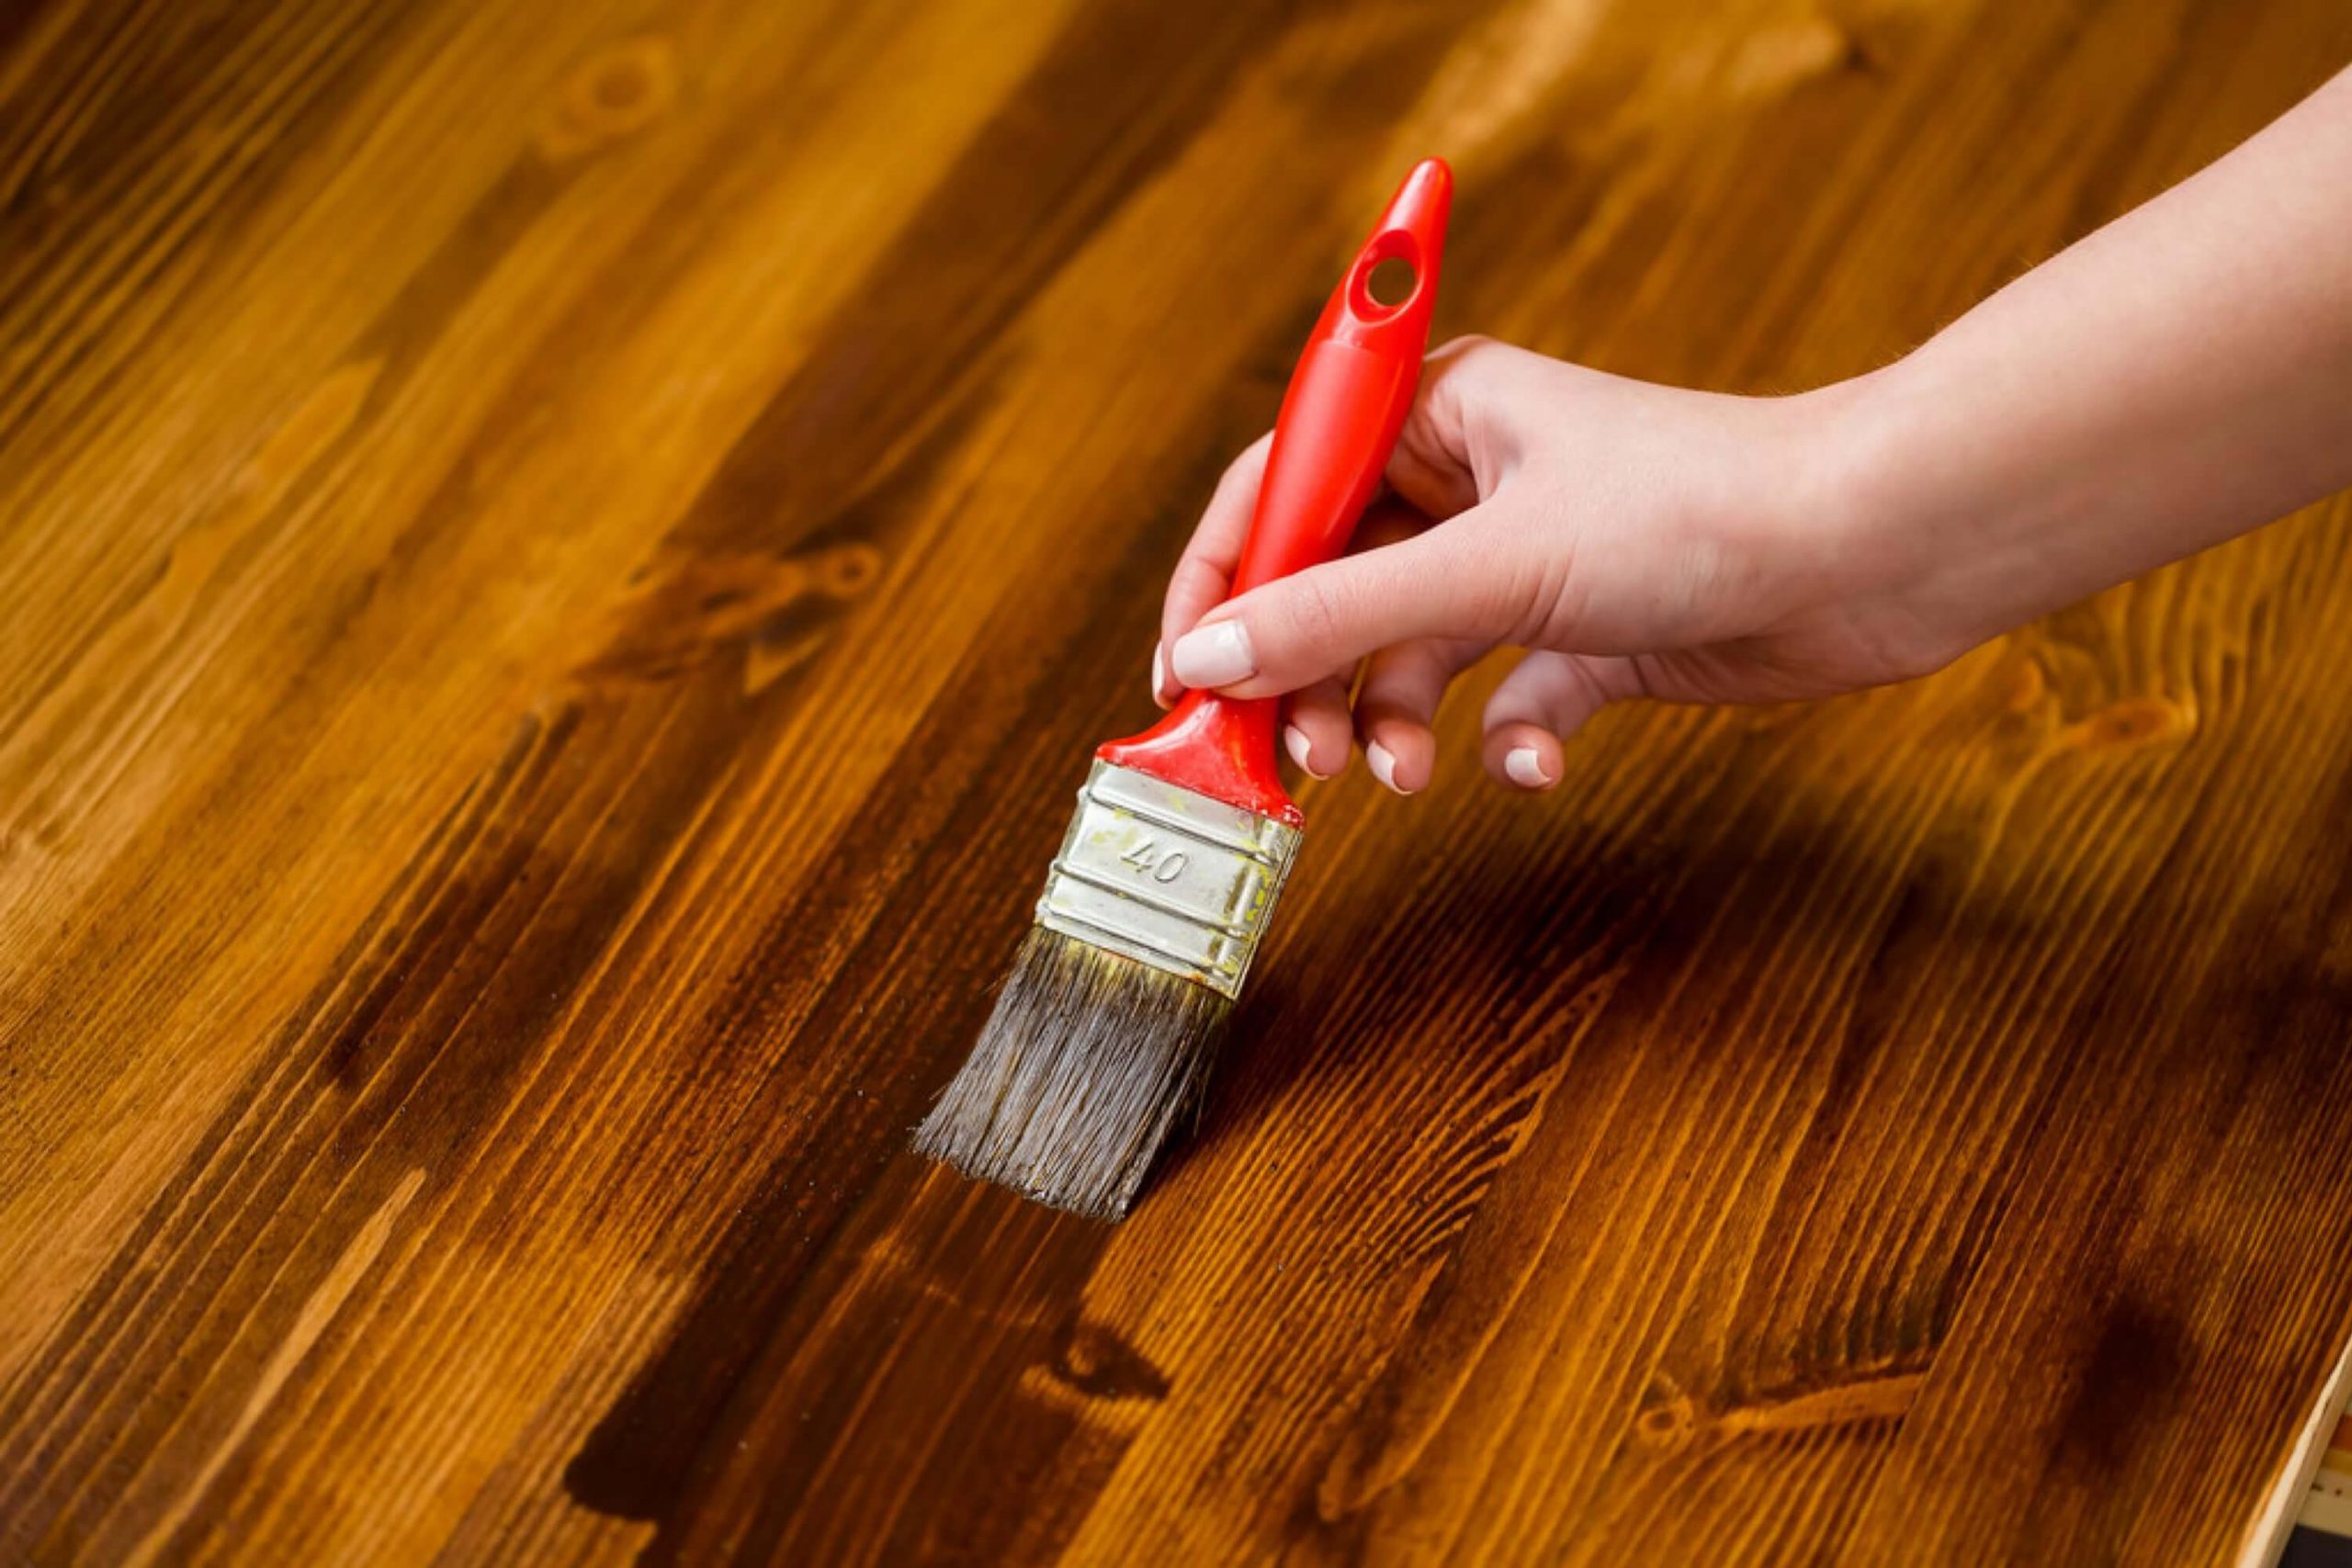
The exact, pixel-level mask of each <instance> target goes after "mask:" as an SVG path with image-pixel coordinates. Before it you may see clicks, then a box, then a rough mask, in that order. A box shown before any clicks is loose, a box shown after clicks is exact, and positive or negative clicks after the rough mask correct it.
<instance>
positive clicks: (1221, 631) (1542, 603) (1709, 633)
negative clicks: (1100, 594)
mask: <svg viewBox="0 0 2352 1568" xmlns="http://www.w3.org/2000/svg"><path fill="white" fill-rule="evenodd" d="M1859 387H1860V383H1852V384H1849V387H1847V388H1832V389H1826V391H1823V392H1816V393H1810V394H1806V395H1804V396H1801V397H1792V398H1782V399H1755V398H1736V397H1724V396H1718V395H1714V394H1710V393H1702V392H1689V391H1680V390H1676V389H1670V388H1666V387H1657V386H1652V385H1648V384H1645V383H1643V382H1638V381H1630V380H1626V379H1623V378H1619V377H1615V376H1609V375H1604V374H1602V373H1600V372H1599V371H1593V370H1587V369H1583V368H1580V367H1577V366H1574V365H1567V364H1563V363H1561V362H1559V361H1556V360H1552V359H1546V358H1544V357H1543V356H1541V355H1534V354H1530V353H1527V352H1525V351H1523V350H1520V349H1515V348H1510V347H1508V346H1506V345H1504V344H1498V343H1493V342H1490V341H1487V340H1485V339H1478V338H1465V339H1462V340H1458V341H1456V342H1454V343H1451V344H1447V345H1446V346H1444V347H1443V348H1441V349H1439V350H1438V351H1437V352H1435V353H1434V354H1432V355H1430V360H1429V365H1428V367H1427V369H1426V371H1425V372H1424V374H1423V376H1422V379H1421V385H1420V391H1419V397H1418V398H1417V399H1416V400H1415V402H1414V405H1413V409H1412V412H1411V413H1410V415H1409V417H1408V420H1407V423H1406V425H1405V430H1404V434H1403V435H1402V436H1401V438H1400V439H1399V440H1398V442H1397V452H1396V456H1395V457H1394V458H1393V460H1392V461H1391V462H1390V464H1389V468H1388V476H1387V478H1388V488H1389V490H1390V491H1392V492H1393V494H1392V495H1391V497H1390V498H1389V499H1388V500H1386V501H1385V502H1379V503H1375V505H1374V509H1373V512H1372V514H1370V515H1368V516H1367V517H1366V518H1365V520H1364V525H1363V528H1362V529H1361V530H1360V531H1359V543H1360V547H1359V549H1358V551H1357V553H1355V554H1352V555H1351V556H1348V557H1347V558H1343V559H1341V560H1338V561H1334V562H1332V563H1330V564H1329V565H1326V566H1322V567H1317V568H1316V569H1314V570H1308V571H1305V572H1301V573H1299V574H1297V575H1295V576H1294V577H1290V578H1286V579H1283V580H1281V581H1275V582H1272V583H1268V584H1266V585H1265V586H1263V587H1261V588H1259V589H1257V590H1255V591H1254V592H1250V593H1247V594H1244V595H1242V596H1241V597H1239V598H1238V599H1236V600H1234V601H1233V602H1232V603H1230V604H1222V603H1220V601H1222V600H1223V599H1224V597H1225V594H1226V591H1227V583H1228V582H1229V581H1230V574H1231V571H1232V569H1233V564H1234V561H1235V560H1236V558H1238V555H1239V553H1240V547H1241V540H1242V536H1243V535H1244V533H1245V532H1246V531H1247V529H1248V526H1249V522H1250V512H1251V509H1252V508H1253V506H1254V505H1255V504H1256V501H1257V491H1258V480H1259V476H1260V475H1261V472H1262V471H1263V469H1264V467H1265V456H1266V445H1267V444H1266V442H1265V441H1263V440H1261V441H1260V442H1259V443H1258V444H1257V445H1255V446H1252V447H1250V449H1249V450H1248V451H1247V452H1244V453H1243V454H1242V455H1241V457H1239V458H1238V459H1237V460H1236V461H1235V463H1234V464H1233V466H1232V467H1231V468H1228V469H1227V472H1226V475H1225V478H1224V479H1223V481H1222V482H1220V483H1219V485H1218V486H1217V490H1216V496H1215V497H1214V499H1212V500H1211V502H1209V506H1208V509H1207V512H1206V513H1205V514H1204V516H1203V517H1202V519H1201V523H1200V526H1199V528H1198V529H1197V530H1196V532H1195V533H1194V535H1193V541H1192V543H1191V545H1190V546H1189V547H1187V549H1186V550H1185V552H1184V556H1183V558H1182V561H1180V562H1179V563H1178V566H1177V569H1176V571H1175V575H1174V577H1173V579H1172V581H1170V585H1169V590H1168V597H1167V604H1166V607H1165V609H1164V611H1163V613H1162V617H1161V627H1162V642H1161V647H1162V648H1163V649H1167V650H1168V652H1167V654H1166V656H1165V657H1162V656H1160V655H1159V654H1155V657H1154V660H1153V670H1154V683H1155V686H1156V688H1157V690H1156V692H1155V695H1157V696H1158V697H1159V700H1160V701H1161V702H1162V703H1163V704H1165V703H1168V702H1171V701H1173V700H1174V698H1175V696H1176V695H1177V694H1179V693H1181V691H1182V688H1183V687H1184V686H1187V685H1191V686H1209V687H1214V688H1216V689H1217V690H1219V691H1223V692H1226V693H1228V694H1233V695H1236V696H1266V695H1272V694H1278V693H1281V694H1288V700H1287V702H1286V704H1285V713H1284V745H1285V747H1286V748H1287V749H1288V750H1289V751H1290V753H1291V756H1292V758H1293V760H1295V761H1297V762H1298V764H1299V765H1300V766H1301V767H1303V768H1305V769H1306V771H1307V772H1308V773H1313V774H1315V775H1316V776H1317V777H1328V776H1329V775H1330V774H1332V773H1337V772H1339V771H1340V768H1342V767H1344V766H1345V765H1346V762H1347V760H1348V755H1349V751H1350V744H1349V742H1350V737H1351V732H1352V734H1353V735H1354V736H1356V737H1358V738H1360V739H1362V741H1363V746H1364V751H1365V756H1366V759H1367V761H1368V762H1369V764H1370V765H1371V767H1372V769H1373V772H1374V773H1375V774H1376V775H1377V776H1378V777H1379V779H1380V781H1381V782H1382V783H1383V784H1386V785H1387V786H1388V787H1390V788H1391V789H1394V790H1396V791H1397V792H1398V793H1399V794H1405V795H1409V794H1411V793H1412V792H1414V791H1415V790H1418V789H1420V788H1421V787H1423V786H1424V785H1426V784H1428V783H1429V780H1430V773H1431V770H1432V769H1433V767H1434V766H1435V761H1436V758H1435V750H1436V741H1435V738H1434V736H1433V735H1432V733H1431V731H1430V722H1431V720H1432V719H1433V718H1434V717H1435V716H1436V713H1437V708H1438V703H1439V700H1440V699H1441V698H1442V696H1443V695H1444V694H1445V690H1446V687H1447V685H1448V683H1449V682H1452V680H1453V677H1454V676H1455V675H1456V674H1458V673H1459V672H1460V671H1463V670H1464V669H1465V668H1467V667H1468V666H1469V665H1470V664H1471V663H1472V662H1473V661H1475V660H1477V659H1479V658H1480V657H1482V656H1483V655H1485V654H1486V653H1487V652H1488V651H1489V650H1490V649H1494V648H1496V647H1498V646H1502V645H1510V646H1515V647H1519V648H1523V649H1529V650H1530V651H1529V652H1527V653H1526V654H1525V655H1524V656H1523V657H1522V658H1521V660H1520V661H1519V663H1518V666H1517V667H1516V668H1515V669H1513V670H1512V671H1510V673H1509V674H1508V675H1507V676H1505V677H1504V679H1503V681H1502V682H1501V684H1500V685H1499V686H1498V688H1497V689H1496V691H1495V693H1494V695H1493V697H1492V698H1491V699H1490V700H1489V701H1488V703H1487V711H1486V721H1485V730H1486V740H1485V744H1484V748H1483V750H1484V756H1485V761H1486V765H1487V772H1489V773H1492V774H1493V775H1494V776H1495V777H1496V778H1497V779H1498V780H1500V781H1502V782H1504V783H1506V784H1512V785H1516V786H1518V787H1520V788H1522V789H1531V790H1534V789H1544V788H1548V787H1549V786H1550V785H1551V784H1554V783H1555V782H1556V781H1557V780H1558V779H1559V778H1560V776H1561V771H1562V770H1561V757H1560V744H1561V741H1562V740H1563V739H1566V737H1567V736H1569V735H1571V734H1573V733H1574V732H1575V731H1576V729H1577V727H1578V726H1580V725H1581V724H1583V723H1584V721H1585V720H1586V719H1587V718H1589V717H1590V716H1592V714H1593V713H1594V712H1595V711H1596V710H1598V709H1599V708H1600V706H1601V705H1603V704H1606V703H1609V702H1612V701H1616V700H1619V699H1622V698H1627V697H1635V696H1645V697H1659V698H1665V699H1668V700H1672V701H1679V702H1773V701H1781V700H1784V699H1788V698H1795V697H1809V696H1819V695H1823V694H1829V693H1833V692H1841V691H1846V690H1849V689H1851V688H1854V687H1857V686H1865V685H1870V684H1872V683H1874V682H1883V681H1891V680H1897V679H1900V678H1902V677H1904V676H1906V675H1912V674H1917V673H1919V672H1922V671H1927V670H1930V669H1933V668H1935V667H1937V666H1938V665H1939V664H1941V663H1943V662H1944V661H1945V660H1949V659H1950V658H1951V657H1952V656H1954V655H1955V654H1957V653H1958V652H1960V651H1961V649H1962V648H1963V647H1964V646H1965V643H1964V641H1963V640H1962V639H1960V638H1958V637H1953V636H1948V635H1945V634H1944V633H1942V632H1941V631H1939V628H1938V626H1936V625H1934V624H1932V623H1931V622H1930V621H1928V619H1926V618H1924V617H1922V616H1921V615H1918V614H1917V613H1915V612H1914V611H1913V610H1912V609H1911V608H1910V606H1909V605H1908V604H1907V603H1906V602H1905V598H1904V596H1903V594H1902V592H1901V591H1900V590H1901V586H1902V582H1901V573H1900V572H1899V571H1897V570H1880V569H1882V568H1886V567H1897V566H1899V565H1900V564H1901V563H1900V560H1899V555H1900V552H1888V551H1883V550H1868V549H1848V548H1845V547H1842V546H1843V541H1844V538H1845V519H1844V518H1843V516H1842V515H1841V512H1840V509H1839V508H1837V507H1834V506H1833V505H1832V504H1831V501H1830V498H1831V496H1832V494H1833V492H1835V491H1837V490H1838V489H1839V488H1840V486H1841V483H1842V475H1843V473H1844V471H1845V467H1846V465H1845V464H1843V463H1842V461H1841V460H1840V458H1839V455H1838V446H1839V441H1840V437H1841V433H1842V432H1843V431H1844V430H1845V429H1846V428H1847V427H1848V423H1849V422H1848V421H1847V420H1846V419H1845V417H1844V412H1845V410H1846V409H1847V408H1849V406H1850V405H1851V404H1852V403H1853V402H1854V401H1855V400H1856V399H1857V398H1858V396H1859V395H1860V393H1859V390H1858V389H1859ZM1890 557H1894V559H1890ZM1359 663H1361V664H1362V665H1363V679H1362V682H1361V684H1360V685H1359V686H1358V688H1357V690H1356V692H1355V696H1354V702H1353V711H1352V714H1351V706H1350V700H1349V682H1350V677H1351V675H1352V674H1353V673H1354V672H1355V671H1356V669H1357V667H1358V665H1359Z"/></svg>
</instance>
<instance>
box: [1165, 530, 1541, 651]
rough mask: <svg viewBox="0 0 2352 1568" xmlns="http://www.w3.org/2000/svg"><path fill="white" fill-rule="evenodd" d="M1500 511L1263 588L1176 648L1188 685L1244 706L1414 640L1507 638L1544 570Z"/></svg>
mask: <svg viewBox="0 0 2352 1568" xmlns="http://www.w3.org/2000/svg"><path fill="white" fill-rule="evenodd" d="M1494 512H1495V507H1494V506H1493V505H1492V504H1489V505H1487V506H1480V507H1474V508H1472V509H1471V510H1470V511H1468V512H1465V513H1462V514H1461V515H1460V516H1458V517H1455V518H1453V520H1451V521H1449V522H1446V523H1442V524H1439V525H1436V526H1434V527H1430V528H1427V529H1424V530H1423V531H1421V532H1420V533H1419V534H1416V535H1414V536H1412V537H1410V538H1408V539H1406V540H1403V541H1402V542H1400V543H1397V544H1394V545H1384V546H1382V547H1380V548H1378V549H1373V550H1366V551H1364V552H1363V553H1362V554H1360V555H1352V556H1345V557H1342V558H1340V559H1338V560H1335V561H1332V562H1329V564H1327V565H1324V566H1318V567H1310V568H1309V569H1308V570H1305V571H1302V572H1298V573H1296V574H1295V575H1293V576H1290V577H1285V578H1281V579H1278V580H1277V581H1272V582H1269V583H1266V584H1264V585H1262V586H1261V587H1258V588H1253V589H1251V590H1250V592H1247V593H1244V594H1242V595H1240V596H1239V597H1238V598H1236V599H1231V600H1228V601H1227V602H1226V603H1225V604H1221V605H1219V606H1218V607H1217V608H1216V609H1215V610H1212V611H1210V612H1209V614H1208V615H1207V616H1206V617H1205V618H1204V619H1203V620H1202V622H1201V624H1200V625H1198V626H1194V627H1193V629H1192V630H1191V631H1189V632H1187V633H1185V634H1184V635H1183V636H1182V637H1179V638H1177V639H1176V645H1175V647H1173V648H1172V649H1169V656H1168V662H1169V668H1170V671H1172V672H1173V673H1174V675H1175V677H1176V679H1177V680H1178V681H1180V682H1183V683H1184V684H1185V685H1187V686H1192V687H1208V688H1211V689H1213V690H1216V691H1220V692H1223V693H1225V694H1227V695H1228V696H1236V697H1268V696H1273V695H1275V694H1278V693H1282V692H1295V691H1297V690H1298V689H1299V688H1300V687H1302V686H1307V685H1311V684H1313V683H1314V682H1317V681H1319V680H1322V679H1323V678H1324V677H1326V676H1329V675H1339V674H1344V673H1346V672H1347V671H1351V670H1353V669H1354V668H1355V665H1356V661H1357V660H1361V659H1362V658H1363V656H1364V655H1366V654H1368V653H1371V652H1373V651H1374V649H1383V648H1387V647H1389V646H1391V645H1392V644H1396V643H1400V642H1408V641H1411V640H1412V639H1414V638H1416V637H1469V638H1477V639H1481V640H1485V641H1495V642H1499V641H1506V640H1510V639H1511V638H1512V637H1513V636H1514V634H1515V633H1516V632H1517V631H1518V630H1519V629H1520V628H1521V626H1524V625H1526V624H1527V623H1528V621H1529V616H1530V613H1531V610H1532V606H1533V605H1534V604H1535V601H1536V597H1537V591H1538V583H1537V581H1536V579H1537V577H1538V576H1539V574H1538V573H1535V572H1533V571H1532V570H1526V567H1527V562H1526V561H1525V559H1524V557H1525V551H1524V550H1523V549H1514V548H1512V547H1511V538H1510V536H1511V535H1512V533H1513V532H1514V530H1511V529H1509V528H1507V527H1504V526H1498V521H1499V520H1498V518H1497V517H1496V516H1495V515H1494Z"/></svg>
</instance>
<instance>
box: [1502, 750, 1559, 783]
mask: <svg viewBox="0 0 2352 1568" xmlns="http://www.w3.org/2000/svg"><path fill="white" fill-rule="evenodd" d="M1503 772H1504V773H1509V774H1510V782H1511V783H1513V784H1517V785H1519V786H1520V788H1521V789H1543V788H1544V787H1545V786H1546V785H1548V784H1551V782H1552V781H1551V780H1550V779H1548V778H1546V777H1544V759H1543V758H1542V757H1541V756H1538V755H1537V754H1536V750H1535V748H1534V747H1532V746H1514V747H1512V748H1511V749H1510V756H1508V757H1505V758H1504V759H1503Z"/></svg>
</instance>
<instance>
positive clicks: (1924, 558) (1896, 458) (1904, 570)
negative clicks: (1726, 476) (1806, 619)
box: [1781, 355, 2031, 680]
mask: <svg viewBox="0 0 2352 1568" xmlns="http://www.w3.org/2000/svg"><path fill="white" fill-rule="evenodd" d="M1934 374H1935V371H1934V367H1931V366H1928V365H1925V364H1922V363H1921V362H1920V361H1919V360H1918V358H1917V355H1914V356H1909V357H1906V358H1904V359H1900V360H1897V361H1895V362H1894V363H1893V364H1891V365H1888V366H1885V367H1882V368H1880V369H1878V370H1873V371H1871V372H1868V373H1866V374H1864V375H1861V376H1857V377H1853V378H1849V379H1848V380H1844V381H1838V382H1834V383H1832V384H1830V385H1829V386H1826V387H1823V388H1821V389H1817V390H1815V391H1811V392H1805V393H1801V394H1798V395H1797V396H1795V397H1792V398H1789V399H1786V400H1783V402H1784V404H1785V405H1787V408H1788V412H1789V413H1790V415H1791V416H1792V420H1793V422H1794V423H1795V424H1796V426H1797V428H1798V434H1796V436H1795V437H1794V438H1793V444H1792V448H1791V452H1790V456H1789V457H1788V460H1787V472H1788V475H1789V479H1788V481H1787V483H1786V484H1785V485H1783V486H1782V487H1781V488H1782V491H1783V494H1784V495H1785V497H1786V500H1787V506H1786V508H1785V510H1784V515H1783V522H1782V526H1783V528H1784V529H1785V530H1786V533H1785V536H1784V537H1785V539H1786V541H1787V543H1786V548H1787V549H1788V551H1789V554H1790V558H1791V559H1792V561H1794V562H1796V563H1797V570H1800V571H1802V572H1803V573H1804V578H1805V581H1806V582H1807V583H1808V584H1809V588H1810V602H1809V604H1808V606H1807V607H1808V608H1815V609H1820V610H1827V611H1831V612H1834V613H1836V614H1838V615H1839V616H1840V617H1841V618H1844V619H1846V620H1848V621H1849V623H1850V624H1853V625H1856V626H1866V627H1867V628H1868V629H1869V631H1870V633H1871V643H1872V644H1873V646H1874V647H1876V648H1877V649H1878V650H1879V653H1880V657H1881V658H1882V659H1883V662H1884V664H1885V666H1886V669H1885V672H1884V678H1886V679H1889V680H1895V679H1902V678H1905V677H1908V676H1912V675H1918V674H1925V673H1927V672H1928V671H1933V670H1937V669H1940V668H1941V667H1942V666H1943V665H1945V664H1947V663H1950V662H1951V660H1953V659H1954V658H1956V657H1958V656H1959V655H1960V654H1961V653H1962V652H1964V651H1966V650H1967V649H1969V648H1971V647H1973V646H1974V645H1975V644H1976V643H1977V642H1979V641H1982V640H1983V639H1984V638H1985V637H1989V636H1991V635H1993V634H1995V633H1996V632H1999V631H2002V630H2005V629H2007V626H2009V625H2011V624H2014V617H2009V616H2007V614H2006V610H2005V607H2004V606H2005V604H2006V600H2007V598H2008V597H2010V596H2011V595H2009V594H2007V592H2006V590H2005V587H2004V584H2005V583H2009V582H2010V581H2011V580H2013V579H2016V578H2018V577H2020V576H2024V577H2027V578H2030V576H2031V567H2030V563H2029V562H2026V561H2024V560H2021V559H2018V558H2014V557H2016V556H2017V555H2018V552H2016V551H2013V550H2009V549H2007V548H2004V547H2002V542H2001V541H2002V538H2003V537H2004V535H2003V532H2002V530H2003V526H2004V524H2005V521H2006V520H2007V515H2008V513H2007V511H2006V510H2005V508H2004V507H2003V504H2002V501H2001V497H2000V495H1999V494H1998V487H1997V484H1996V483H1993V482H1990V481H1992V480H1993V479H1994V477H1995V476H1994V475H1993V473H1992V469H1991V466H1990V465H1975V464H1970V463H1968V462H1965V461H1962V457H1963V454H1962V453H1960V452H1958V451H1955V450H1953V449H1951V446H1950V444H1949V442H1948V441H1947V440H1946V434H1948V433H1939V431H1938V430H1937V428H1936V426H1935V417H1936V409H1937V399H1936V392H1935V389H1934V388H1933V386H1932V385H1931V382H1932V379H1933V376H1934Z"/></svg>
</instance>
